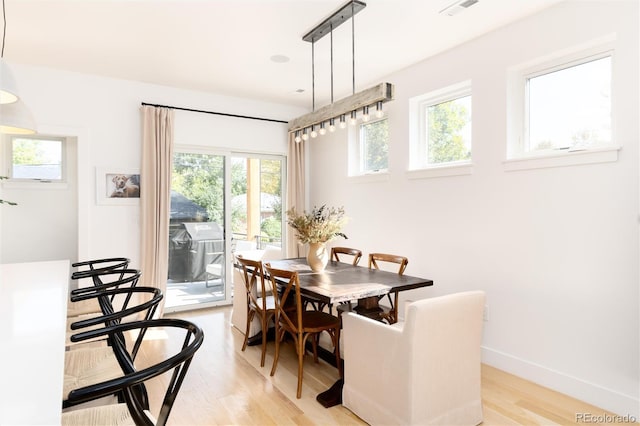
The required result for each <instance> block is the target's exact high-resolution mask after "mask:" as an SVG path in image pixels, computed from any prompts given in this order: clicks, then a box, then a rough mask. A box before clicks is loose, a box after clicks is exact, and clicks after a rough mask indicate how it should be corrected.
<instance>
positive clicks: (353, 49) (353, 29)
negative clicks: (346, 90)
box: [351, 2, 356, 95]
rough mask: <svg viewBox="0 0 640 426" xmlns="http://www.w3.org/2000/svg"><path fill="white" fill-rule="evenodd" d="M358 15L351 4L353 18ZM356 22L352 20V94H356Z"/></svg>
mask: <svg viewBox="0 0 640 426" xmlns="http://www.w3.org/2000/svg"><path fill="white" fill-rule="evenodd" d="M355 14H356V12H355V10H354V4H353V2H351V16H352V17H353V16H354V15H355ZM355 21H356V20H355V19H353V18H352V19H351V94H352V95H353V94H355V93H356V22H355Z"/></svg>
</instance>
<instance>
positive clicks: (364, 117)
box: [362, 106, 371, 123]
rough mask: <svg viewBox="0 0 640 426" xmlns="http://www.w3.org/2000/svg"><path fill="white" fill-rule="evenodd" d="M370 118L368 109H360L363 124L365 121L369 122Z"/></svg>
mask: <svg viewBox="0 0 640 426" xmlns="http://www.w3.org/2000/svg"><path fill="white" fill-rule="evenodd" d="M370 118H371V117H369V107H368V106H366V107H362V121H364V122H365V123H366V122H367V121H369V119H370Z"/></svg>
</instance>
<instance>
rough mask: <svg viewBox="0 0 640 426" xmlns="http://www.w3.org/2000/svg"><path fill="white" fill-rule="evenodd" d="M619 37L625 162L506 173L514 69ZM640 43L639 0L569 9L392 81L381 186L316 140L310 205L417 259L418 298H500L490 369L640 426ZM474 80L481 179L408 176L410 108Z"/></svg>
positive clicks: (491, 333) (331, 145) (371, 247)
mask: <svg viewBox="0 0 640 426" xmlns="http://www.w3.org/2000/svg"><path fill="white" fill-rule="evenodd" d="M454 19H455V18H454ZM614 33H615V35H616V38H617V42H616V44H617V50H616V78H618V79H619V80H618V81H617V82H616V86H615V88H614V93H613V102H614V111H615V119H614V126H615V129H616V135H617V140H616V143H617V144H619V145H621V146H622V149H621V150H620V151H619V158H618V160H617V161H616V162H612V163H602V164H593V165H581V166H571V167H557V168H543V169H536V170H526V171H510V172H507V171H505V168H504V164H503V161H504V160H505V153H506V132H507V124H506V115H507V109H506V102H507V93H506V86H507V81H506V76H507V73H506V72H507V68H508V67H511V66H516V65H519V64H521V63H523V62H527V61H530V60H533V59H536V58H539V57H543V56H546V55H548V54H551V53H554V52H557V51H558V50H561V49H564V48H569V47H572V46H575V45H579V44H582V43H585V42H589V41H591V40H593V39H596V38H599V37H602V36H606V35H610V34H614ZM638 36H639V34H638V5H637V2H628V1H627V2H618V1H616V2H604V3H600V2H568V3H565V4H562V5H560V6H557V7H554V8H552V9H548V10H546V11H543V12H542V13H540V14H538V15H536V16H533V17H530V18H528V19H526V20H523V21H521V22H518V23H515V24H513V25H510V26H508V27H505V28H502V29H500V30H498V31H495V32H493V33H490V34H487V35H485V36H484V37H481V38H479V39H476V40H474V41H472V42H469V43H466V44H464V45H461V46H459V47H458V48H455V49H452V50H450V51H447V52H445V53H443V54H441V55H439V56H437V57H434V58H431V59H428V60H425V61H424V62H422V63H419V64H416V65H414V66H411V67H409V68H407V69H405V70H402V71H399V72H397V73H395V74H393V75H390V76H388V78H386V79H384V81H389V82H391V83H394V84H395V88H396V96H395V100H394V101H393V102H390V103H388V104H386V105H385V108H386V109H387V110H388V117H389V121H390V132H391V133H390V135H391V141H390V148H389V156H390V161H389V164H390V171H389V175H388V176H386V177H385V178H383V179H382V180H378V181H369V182H367V181H364V182H363V181H362V180H357V179H350V178H348V177H347V140H346V133H347V132H344V131H342V132H336V133H335V134H334V135H333V136H324V137H322V138H318V139H315V140H311V141H310V142H309V143H308V146H309V151H308V152H309V159H310V172H309V173H310V185H309V193H310V205H311V206H313V205H322V204H325V203H326V204H328V205H334V206H341V205H344V206H345V209H346V211H347V214H348V216H349V217H350V218H351V220H350V223H349V224H348V226H347V228H346V230H345V231H346V234H347V235H348V237H349V240H347V241H342V240H340V241H337V242H336V244H340V245H348V246H352V247H357V248H360V249H362V250H363V251H364V252H365V253H369V252H372V251H382V252H389V253H397V254H403V255H406V256H408V257H409V260H410V262H409V266H408V269H407V271H406V273H407V274H409V275H417V276H424V277H429V278H432V279H433V280H434V282H435V284H434V286H433V287H432V288H429V289H420V290H414V291H411V292H407V293H406V294H403V295H402V297H404V298H405V299H416V298H421V297H431V296H436V295H440V294H446V293H452V292H457V291H462V290H468V289H482V290H484V291H486V293H487V305H488V321H487V322H485V330H484V338H483V357H484V361H485V362H486V363H488V364H491V365H494V366H496V367H498V368H501V369H504V370H507V371H511V372H514V373H516V374H518V375H520V376H523V377H526V378H529V379H531V380H533V381H535V382H538V383H541V384H543V385H546V386H549V387H552V388H554V389H557V390H559V391H561V392H564V393H567V394H570V395H573V396H575V397H577V398H579V399H581V400H585V401H588V402H591V403H593V404H594V405H596V406H599V407H601V408H605V409H609V410H612V411H614V412H616V413H619V414H622V415H624V414H630V415H635V416H636V418H640V410H639V408H638V405H639V399H638V398H639V396H638V392H639V388H640V382H639V380H638V378H639V374H640V373H639V370H638V369H639V364H640V358H639V347H640V341H639V335H640V330H639V323H640V321H639V311H640V308H639V292H638V285H639V270H638V260H639V249H638V248H639V239H638V205H639V197H638V193H639V176H638V160H639V150H638V141H639V137H640V135H639V131H638V117H639V109H638V99H639V97H638V88H639V86H638V76H639V69H638ZM421 42H422V41H421ZM426 42H428V41H426ZM406 48H410V47H409V46H407V47H406ZM360 66H365V65H363V64H361V65H360ZM468 79H470V80H471V81H472V84H473V174H471V175H468V176H455V177H440V178H432V179H408V177H407V175H406V174H405V171H406V170H407V167H408V165H409V98H411V97H413V96H417V95H421V94H423V93H427V92H429V91H432V90H436V89H439V88H441V87H445V86H448V85H451V84H455V83H458V82H461V81H464V80H468Z"/></svg>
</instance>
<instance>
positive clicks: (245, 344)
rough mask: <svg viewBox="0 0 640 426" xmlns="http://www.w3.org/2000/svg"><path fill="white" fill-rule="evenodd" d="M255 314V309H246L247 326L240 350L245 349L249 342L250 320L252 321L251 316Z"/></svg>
mask: <svg viewBox="0 0 640 426" xmlns="http://www.w3.org/2000/svg"><path fill="white" fill-rule="evenodd" d="M254 315H255V311H252V310H251V309H247V326H246V330H245V332H244V343H242V350H243V351H244V350H245V349H247V343H248V342H249V330H250V329H251V321H253V316H254Z"/></svg>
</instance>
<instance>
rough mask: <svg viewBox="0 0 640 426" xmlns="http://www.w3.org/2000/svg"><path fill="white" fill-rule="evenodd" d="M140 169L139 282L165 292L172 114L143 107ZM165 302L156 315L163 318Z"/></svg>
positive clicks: (169, 207) (168, 111) (160, 109)
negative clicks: (140, 274) (140, 270)
mask: <svg viewBox="0 0 640 426" xmlns="http://www.w3.org/2000/svg"><path fill="white" fill-rule="evenodd" d="M141 113H142V167H141V170H140V183H141V188H142V190H141V191H140V216H141V217H140V224H141V228H142V229H141V241H140V250H141V259H142V260H141V269H142V276H141V278H140V279H141V282H142V285H143V286H149V287H156V288H159V289H160V290H162V293H163V294H166V291H167V276H168V269H169V215H170V210H171V170H172V167H173V126H174V112H173V110H171V109H169V108H157V107H153V106H147V105H145V106H142V107H141ZM163 311H164V300H163V301H162V303H161V305H160V307H159V309H158V313H157V314H156V315H159V316H162V313H163Z"/></svg>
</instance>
